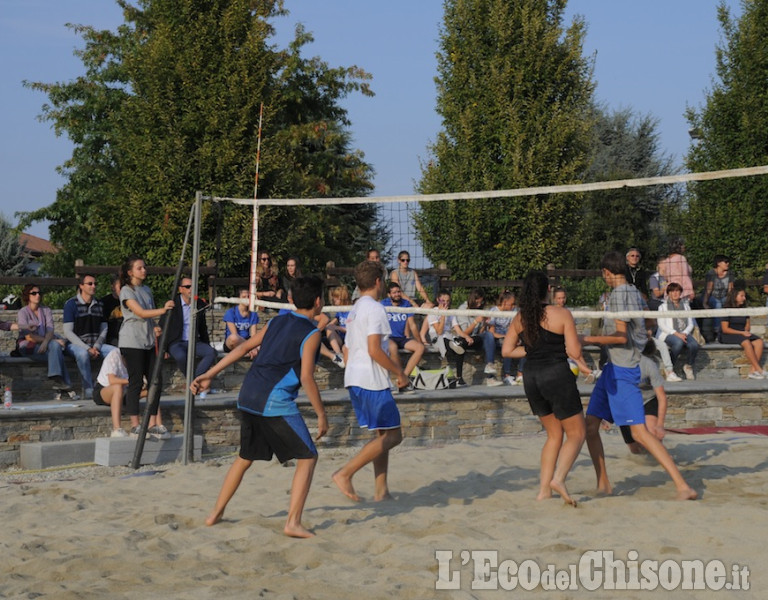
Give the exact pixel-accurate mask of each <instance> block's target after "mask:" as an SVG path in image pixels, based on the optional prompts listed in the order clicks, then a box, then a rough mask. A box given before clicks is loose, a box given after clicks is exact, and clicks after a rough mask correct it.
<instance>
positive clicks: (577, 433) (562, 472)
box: [549, 412, 586, 506]
mask: <svg viewBox="0 0 768 600" xmlns="http://www.w3.org/2000/svg"><path fill="white" fill-rule="evenodd" d="M560 423H561V425H562V429H563V430H564V431H565V443H564V444H563V447H562V448H560V454H559V456H558V460H557V467H556V469H555V474H554V477H553V478H552V481H550V483H549V487H550V488H551V489H552V490H553V491H555V492H557V493H558V494H560V497H561V498H562V499H563V501H565V503H566V504H570V505H572V506H576V500H574V499H573V498H571V496H570V495H569V494H568V488H566V487H565V478H566V477H568V473H569V472H570V471H571V467H573V463H575V462H576V458H577V457H578V456H579V452H581V447H582V446H583V445H584V438H585V437H586V425H585V423H584V415H583V414H582V413H581V412H580V413H578V414H576V415H573V416H572V417H568V418H567V419H563V420H562V421H560ZM561 435H562V434H561Z"/></svg>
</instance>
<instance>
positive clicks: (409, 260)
mask: <svg viewBox="0 0 768 600" xmlns="http://www.w3.org/2000/svg"><path fill="white" fill-rule="evenodd" d="M400 262H407V263H409V262H411V259H410V258H401V259H400Z"/></svg>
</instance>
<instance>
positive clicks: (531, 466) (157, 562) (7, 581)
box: [0, 433, 768, 600]
mask: <svg viewBox="0 0 768 600" xmlns="http://www.w3.org/2000/svg"><path fill="white" fill-rule="evenodd" d="M603 439H604V442H605V445H606V454H607V460H608V469H609V473H610V475H611V479H612V481H613V484H614V488H615V490H614V491H615V494H614V495H613V496H611V497H596V496H595V495H594V494H593V489H594V474H593V470H592V466H591V463H590V461H589V457H588V455H587V453H586V448H585V449H584V450H582V454H581V456H580V458H579V460H578V461H577V463H576V465H575V467H574V470H573V472H572V475H571V477H570V479H569V480H568V484H569V489H570V491H571V493H572V494H573V495H574V496H575V497H576V498H578V500H579V506H578V508H572V507H569V506H565V505H564V504H563V503H562V502H561V501H560V499H559V498H554V499H551V500H545V501H536V500H535V496H536V492H537V481H538V461H539V451H540V449H541V445H542V442H543V437H542V436H541V435H532V436H524V437H502V438H495V439H489V440H483V441H478V442H473V443H455V444H449V445H446V446H443V447H429V448H418V447H414V446H408V447H401V448H398V449H396V451H395V452H393V454H392V457H391V460H390V473H391V475H390V487H391V490H392V493H393V495H394V496H395V499H394V500H393V501H389V502H380V503H374V502H371V501H366V500H364V501H363V502H361V503H359V504H354V503H352V502H351V501H349V500H348V499H347V498H345V497H344V496H342V495H341V493H340V492H339V491H338V489H337V488H336V487H335V485H333V484H332V483H331V481H330V476H331V474H332V473H333V472H334V471H335V470H336V469H337V468H339V466H341V465H342V464H343V463H344V462H345V461H346V460H347V459H348V458H349V456H351V453H352V452H353V450H352V449H342V450H338V449H328V450H323V449H322V446H321V455H320V462H319V463H318V468H317V471H316V473H315V480H314V484H313V487H312V490H311V492H310V496H309V500H308V503H307V508H306V511H305V513H304V524H305V525H306V526H307V527H309V528H311V529H312V530H313V531H314V532H315V533H316V534H317V537H315V538H312V539H309V540H296V539H291V538H288V537H285V536H284V535H283V534H282V528H283V524H284V520H285V516H286V509H287V505H288V492H289V487H290V482H291V477H292V475H293V469H292V468H291V467H284V466H282V465H280V464H277V463H275V462H272V463H268V464H265V463H256V464H254V466H253V467H252V468H251V470H250V471H249V472H248V473H247V474H246V477H245V480H244V482H243V485H242V486H241V488H240V490H239V492H238V493H237V494H236V495H235V497H234V499H233V500H232V502H231V503H230V505H229V508H228V509H227V512H226V514H225V518H224V520H223V522H221V523H220V524H218V525H216V526H214V527H206V526H205V525H204V524H203V521H204V519H205V517H206V516H207V514H208V512H209V511H210V509H211V507H212V505H213V502H214V500H215V498H216V495H217V494H218V491H219V487H220V485H221V482H222V479H223V477H224V474H225V473H226V470H227V468H228V466H229V464H230V463H231V460H232V458H231V457H226V458H221V459H216V460H208V461H205V462H201V463H197V464H193V465H189V466H183V465H164V466H161V467H156V468H144V469H143V470H140V471H131V470H130V469H128V468H127V467H126V468H112V469H108V468H104V467H98V468H97V467H89V468H80V469H69V470H59V471H51V472H46V473H43V474H38V473H23V472H5V473H2V474H0V506H1V507H2V517H3V519H2V520H3V524H2V536H1V537H0V549H2V553H1V554H0V557H2V558H1V559H0V565H1V566H0V573H1V574H2V576H1V577H0V597H3V598H5V597H7V598H37V597H43V598H56V599H57V600H64V599H70V598H78V599H80V598H147V597H153V598H154V597H157V598H188V599H196V598H200V599H203V598H205V599H207V598H217V597H218V598H222V599H223V598H270V599H278V598H279V599H288V598H297V599H304V598H316V599H328V600H330V599H338V598H352V597H359V598H374V599H378V598H382V599H383V598H392V597H397V598H402V599H410V598H503V597H507V598H510V597H514V598H525V597H528V596H531V597H533V596H537V597H540V596H547V595H550V596H553V597H557V598H558V599H561V598H648V597H662V596H663V597H664V598H697V599H698V598H718V597H723V596H725V595H726V593H727V592H726V591H725V590H721V591H715V590H711V589H707V590H698V591H683V590H682V589H681V586H682V584H680V586H678V587H677V588H676V589H675V590H673V591H671V592H670V591H667V590H665V589H663V587H661V585H657V587H656V589H655V590H654V591H641V590H635V591H621V592H619V591H613V590H607V589H605V585H606V584H605V580H606V579H607V577H606V576H604V573H605V572H606V571H610V569H608V568H606V566H605V562H604V559H605V558H606V557H610V555H608V554H602V553H596V554H585V553H588V552H589V551H605V552H613V558H614V559H620V560H621V561H623V563H621V565H622V567H621V568H620V569H619V570H620V571H621V573H622V574H627V575H628V576H629V577H631V576H632V573H633V572H635V570H634V569H633V567H632V565H633V564H635V563H632V562H631V561H632V560H636V561H637V564H638V565H639V563H642V562H643V561H657V563H658V564H659V565H662V566H661V567H656V566H654V565H653V563H647V562H646V563H645V567H647V568H648V569H649V570H650V571H651V572H653V574H654V575H655V574H657V573H659V572H660V571H662V573H661V574H660V577H661V578H662V580H663V581H664V582H666V581H667V579H669V578H672V580H674V576H675V574H676V573H677V572H678V571H681V570H682V568H683V566H682V561H694V560H700V561H702V564H703V565H706V566H707V573H709V575H710V587H711V586H715V587H716V586H719V585H720V584H729V585H730V584H732V583H733V582H734V581H736V582H737V583H742V582H744V580H745V577H744V571H743V568H744V567H746V568H747V569H748V570H749V574H748V576H747V577H746V581H747V582H748V584H749V586H750V589H749V590H747V591H740V592H739V595H738V596H737V597H739V598H766V597H768V574H766V572H765V571H766V570H765V568H764V564H765V563H766V559H767V558H768V541H766V540H767V538H766V531H768V529H767V524H768V510H767V509H768V496H766V492H768V485H767V482H768V476H767V475H766V473H768V471H767V470H766V466H767V465H768V438H767V437H761V436H753V435H743V434H737V433H725V434H712V435H701V436H685V435H680V434H670V435H668V436H667V438H666V440H665V444H666V445H667V447H668V448H669V449H670V451H671V453H672V455H673V457H674V458H675V460H676V461H677V462H678V464H679V465H680V466H681V469H682V471H683V473H684V475H685V477H686V478H687V479H688V481H689V483H690V484H691V485H692V486H693V487H694V489H696V490H697V491H698V493H699V495H700V499H699V500H697V501H695V502H675V501H674V500H673V498H674V487H673V486H672V484H671V482H670V481H669V479H668V478H667V477H666V475H665V473H664V472H663V471H662V470H661V469H660V467H658V466H657V465H656V464H655V463H654V462H653V460H652V459H649V458H646V457H635V456H631V455H630V454H629V453H628V452H627V451H626V449H625V447H624V444H623V442H622V440H621V437H620V436H619V435H618V434H616V433H608V434H604V435H603ZM355 485H356V488H357V491H358V492H359V493H360V494H361V495H362V496H364V497H370V496H371V493H372V488H373V475H372V471H371V470H370V469H365V470H363V471H361V472H360V473H359V474H358V475H357V476H356V478H355ZM633 551H634V552H633ZM437 553H439V554H437ZM438 556H440V557H441V558H440V560H438ZM493 557H496V558H497V562H498V563H501V564H502V567H501V569H500V570H501V574H500V578H499V579H493V578H491V577H490V576H488V575H482V568H483V565H484V564H485V565H488V564H489V563H488V562H487V561H488V560H489V559H490V558H493ZM526 561H528V562H526ZM580 561H581V563H582V565H587V566H589V565H590V564H591V565H592V567H593V568H592V569H591V574H590V570H589V569H587V570H584V571H583V572H584V574H585V576H584V577H583V578H582V580H579V579H578V577H574V575H575V574H577V573H578V572H579V567H578V566H579V564H580ZM711 561H721V562H722V563H723V568H724V571H723V572H722V573H720V572H718V571H717V569H718V568H719V566H718V564H717V563H713V562H711ZM513 563H514V565H519V566H521V575H522V578H521V580H518V581H517V587H516V589H515V590H514V591H509V590H506V589H503V588H505V587H507V588H509V587H511V586H512V585H514V583H515V580H514V579H511V578H510V575H514V574H515V567H514V565H513ZM548 565H553V566H552V567H549V570H550V571H552V572H553V571H554V570H559V571H563V572H564V575H561V576H560V577H561V579H560V583H559V584H560V585H561V586H565V583H564V581H565V580H564V579H563V577H565V576H567V577H569V579H570V581H569V583H568V587H569V588H570V589H565V590H564V591H548V590H546V589H542V586H541V585H540V586H538V587H537V588H536V589H534V590H532V591H527V590H525V589H522V586H523V585H527V579H526V576H525V575H526V574H527V573H531V574H532V575H531V577H532V578H533V579H534V582H536V579H537V578H536V575H535V573H536V569H539V570H540V571H542V572H547V569H548ZM734 565H736V567H735V568H736V569H737V570H738V571H739V576H737V577H734V575H733V571H732V569H733V568H734V567H733V566H734ZM624 566H626V568H624ZM476 567H478V568H479V569H480V572H481V574H480V575H478V576H476V575H475V568H476ZM639 568H640V567H639V566H638V569H639ZM498 570H499V569H497V568H489V571H490V572H491V573H493V574H495V572H496V571H498ZM439 573H441V574H442V581H441V583H440V585H441V586H443V587H454V588H456V589H450V590H440V589H436V586H437V585H438V574H439ZM653 578H654V577H650V578H648V579H649V581H650V582H651V583H653ZM574 579H575V581H574ZM703 583H706V582H703ZM593 584H596V585H597V589H596V590H594V591H590V590H588V589H586V587H591V586H592V585H593ZM480 585H486V586H490V587H491V588H493V587H495V588H496V589H477V588H478V586H480ZM544 585H545V586H546V585H549V584H548V582H547V580H545V581H544ZM670 585H672V584H670ZM729 597H730V596H729Z"/></svg>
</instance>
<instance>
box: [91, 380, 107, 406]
mask: <svg viewBox="0 0 768 600" xmlns="http://www.w3.org/2000/svg"><path fill="white" fill-rule="evenodd" d="M103 389H104V386H103V385H101V384H100V383H99V382H98V381H97V382H96V383H94V384H93V401H94V402H95V403H96V404H98V405H99V406H107V403H106V402H104V400H102V399H101V390H103Z"/></svg>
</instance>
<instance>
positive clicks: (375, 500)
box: [373, 490, 394, 502]
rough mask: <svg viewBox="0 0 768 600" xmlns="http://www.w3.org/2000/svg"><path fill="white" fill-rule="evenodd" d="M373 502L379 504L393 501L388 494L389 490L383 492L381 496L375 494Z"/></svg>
mask: <svg viewBox="0 0 768 600" xmlns="http://www.w3.org/2000/svg"><path fill="white" fill-rule="evenodd" d="M373 500H374V502H381V501H382V500H394V498H393V497H392V494H390V493H389V490H387V491H386V492H384V493H383V494H376V495H375V496H374V497H373Z"/></svg>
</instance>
